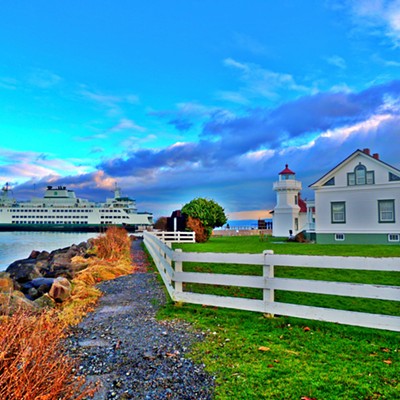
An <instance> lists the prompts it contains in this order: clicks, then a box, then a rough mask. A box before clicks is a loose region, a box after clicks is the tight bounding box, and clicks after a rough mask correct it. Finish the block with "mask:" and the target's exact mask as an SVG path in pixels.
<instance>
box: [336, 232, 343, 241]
mask: <svg viewBox="0 0 400 400" xmlns="http://www.w3.org/2000/svg"><path fill="white" fill-rule="evenodd" d="M344 238H345V236H344V233H335V240H338V241H343V240H344Z"/></svg>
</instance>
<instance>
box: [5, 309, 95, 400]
mask: <svg viewBox="0 0 400 400" xmlns="http://www.w3.org/2000/svg"><path fill="white" fill-rule="evenodd" d="M64 333H65V325H64V324H62V323H60V321H59V320H58V318H57V316H56V314H55V313H53V312H51V313H50V312H44V313H41V314H32V313H28V312H24V311H21V312H17V313H14V314H13V315H12V316H10V317H3V320H2V321H1V323H0V349H1V350H0V398H1V399H7V400H34V399H35V400H53V399H62V400H67V399H68V400H72V399H77V400H79V399H83V398H87V396H89V395H91V394H93V393H94V391H95V390H94V388H89V387H86V388H85V387H84V384H85V381H84V379H83V378H82V377H79V378H76V377H75V376H74V369H75V368H76V364H77V362H76V361H75V360H72V359H71V358H70V357H68V356H66V355H65V349H64V347H63V345H62V339H63V337H64Z"/></svg>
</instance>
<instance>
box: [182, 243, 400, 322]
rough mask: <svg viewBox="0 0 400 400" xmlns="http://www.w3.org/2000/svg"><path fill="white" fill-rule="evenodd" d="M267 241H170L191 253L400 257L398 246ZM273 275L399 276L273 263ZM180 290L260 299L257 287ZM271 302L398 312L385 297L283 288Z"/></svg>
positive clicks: (257, 270) (234, 270)
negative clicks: (291, 290) (200, 242)
mask: <svg viewBox="0 0 400 400" xmlns="http://www.w3.org/2000/svg"><path fill="white" fill-rule="evenodd" d="M268 240H269V241H268V242H260V240H259V239H258V237H256V236H243V237H238V236H234V237H217V238H211V240H210V241H209V242H207V243H202V244H197V243H194V244H191V243H190V244H187V243H186V244H175V248H181V249H183V251H195V252H222V253H228V252H236V253H261V252H262V251H263V250H267V249H268V250H274V252H275V253H276V254H306V255H335V256H366V257H374V256H375V257H389V256H390V257H400V246H383V245H377V246H371V245H366V246H362V245H317V244H304V243H292V242H290V243H289V242H283V243H282V241H283V240H284V239H283V240H282V241H281V240H279V239H276V238H272V237H269V238H268ZM274 242H278V243H274ZM183 267H184V268H183V269H184V271H190V272H209V273H219V274H236V275H262V267H261V266H259V265H235V264H209V263H201V264H200V263H185V264H184V266H183ZM275 276H276V277H280V278H292V279H311V280H321V281H334V282H335V281H337V282H352V283H367V284H377V285H378V284H379V285H394V286H400V274H399V273H398V272H388V271H384V272H377V271H360V270H338V269H326V268H301V267H283V266H275ZM184 290H186V291H191V292H197V293H206V294H216V295H219V296H234V297H245V298H253V299H262V289H252V288H241V287H229V286H212V285H201V284H187V285H185V288H184ZM275 300H276V301H279V302H283V303H293V304H303V305H308V306H316V307H325V308H336V309H342V310H350V311H361V312H369V313H376V314H388V315H400V306H399V303H398V302H395V301H388V300H374V299H361V298H353V297H343V296H331V295H323V294H311V293H299V292H288V291H275Z"/></svg>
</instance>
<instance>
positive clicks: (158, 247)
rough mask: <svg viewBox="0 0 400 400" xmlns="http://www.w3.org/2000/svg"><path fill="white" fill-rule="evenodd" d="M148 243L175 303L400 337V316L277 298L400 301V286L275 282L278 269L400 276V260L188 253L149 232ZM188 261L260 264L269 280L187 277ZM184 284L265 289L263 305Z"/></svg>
mask: <svg viewBox="0 0 400 400" xmlns="http://www.w3.org/2000/svg"><path fill="white" fill-rule="evenodd" d="M144 243H145V245H146V248H147V249H148V251H149V253H150V254H151V256H152V258H153V260H154V263H155V264H156V266H157V269H158V271H159V272H160V275H161V277H162V279H163V281H164V284H165V286H166V288H167V290H168V293H169V295H170V296H171V298H172V300H174V301H180V302H186V303H193V304H204V305H209V306H216V307H227V308H235V309H240V310H248V311H258V312H262V313H267V314H272V315H273V314H279V315H286V316H291V317H298V318H306V319H314V320H320V321H327V322H336V323H341V324H348V325H355V326H363V327H369V328H376V329H386V330H392V331H398V332H400V317H398V316H390V315H380V314H369V313H362V312H354V311H345V310H336V309H328V308H320V307H311V306H303V305H297V304H287V303H280V302H276V301H275V299H274V291H275V290H289V291H294V292H307V293H322V294H328V295H338V296H351V297H361V298H369V299H379V300H393V301H400V286H382V285H370V284H355V283H345V282H325V281H315V280H305V279H285V278H275V277H274V265H281V266H291V267H303V268H334V269H344V270H348V269H350V270H373V271H397V272H400V258H366V257H321V256H299V255H278V254H273V252H272V251H271V250H266V251H264V253H262V254H234V253H186V252H182V251H180V250H175V251H173V250H171V249H170V248H169V247H168V246H167V245H166V244H165V243H163V242H162V241H161V240H159V239H158V238H157V237H156V236H155V235H153V234H150V233H148V232H145V233H144ZM183 262H199V263H202V262H206V263H227V264H245V265H260V266H262V267H263V276H248V275H227V274H211V273H197V272H183V268H182V263H183ZM183 283H201V284H210V285H229V286H240V287H249V288H259V289H263V299H262V300H257V299H246V298H237V297H227V296H216V295H208V294H201V293H192V292H185V291H183Z"/></svg>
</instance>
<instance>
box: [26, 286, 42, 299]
mask: <svg viewBox="0 0 400 400" xmlns="http://www.w3.org/2000/svg"><path fill="white" fill-rule="evenodd" d="M39 296H40V295H39V292H38V291H37V289H35V288H34V287H32V288H30V289H29V290H28V295H27V297H28V299H29V300H35V299H37V298H38V297H39Z"/></svg>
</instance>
